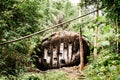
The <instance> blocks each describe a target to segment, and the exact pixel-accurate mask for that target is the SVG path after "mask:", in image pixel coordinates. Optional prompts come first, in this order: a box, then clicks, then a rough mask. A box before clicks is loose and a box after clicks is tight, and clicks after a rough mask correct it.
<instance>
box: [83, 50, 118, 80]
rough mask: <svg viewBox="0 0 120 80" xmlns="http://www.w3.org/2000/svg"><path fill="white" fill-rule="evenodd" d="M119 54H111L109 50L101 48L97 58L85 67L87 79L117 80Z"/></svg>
mask: <svg viewBox="0 0 120 80" xmlns="http://www.w3.org/2000/svg"><path fill="white" fill-rule="evenodd" d="M119 56H120V55H119V54H113V53H111V52H110V51H109V50H106V49H105V50H102V51H101V52H100V54H99V55H98V58H97V59H95V60H93V62H92V63H91V64H90V65H89V66H88V68H87V69H85V70H84V71H85V73H86V76H87V79H88V80H89V79H90V80H119V76H120V74H119V73H120V66H119V65H120V61H119V60H120V57H119Z"/></svg>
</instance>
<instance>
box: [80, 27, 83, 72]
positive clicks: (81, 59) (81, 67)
mask: <svg viewBox="0 0 120 80" xmlns="http://www.w3.org/2000/svg"><path fill="white" fill-rule="evenodd" d="M79 41H80V71H82V69H83V67H84V50H83V41H82V29H81V26H80V34H79Z"/></svg>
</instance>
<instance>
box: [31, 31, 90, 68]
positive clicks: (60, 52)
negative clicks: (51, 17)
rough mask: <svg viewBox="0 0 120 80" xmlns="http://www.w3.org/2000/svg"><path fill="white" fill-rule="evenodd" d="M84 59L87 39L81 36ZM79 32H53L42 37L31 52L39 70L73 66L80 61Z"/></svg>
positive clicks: (86, 51) (87, 48) (87, 49)
mask: <svg viewBox="0 0 120 80" xmlns="http://www.w3.org/2000/svg"><path fill="white" fill-rule="evenodd" d="M83 48H84V61H85V64H86V63H87V61H88V60H87V56H89V55H90V49H89V45H88V42H87V40H85V38H84V37H83ZM79 49H80V48H79V34H77V33H75V32H70V31H60V32H56V33H53V34H52V35H50V36H49V37H47V38H45V39H43V41H42V42H41V44H39V45H37V46H36V47H35V49H34V51H33V53H32V57H33V58H34V59H35V61H34V63H35V65H36V67H37V68H39V69H40V70H47V69H54V68H60V67H67V66H74V65H78V64H79V63H80V54H79V51H80V50H79Z"/></svg>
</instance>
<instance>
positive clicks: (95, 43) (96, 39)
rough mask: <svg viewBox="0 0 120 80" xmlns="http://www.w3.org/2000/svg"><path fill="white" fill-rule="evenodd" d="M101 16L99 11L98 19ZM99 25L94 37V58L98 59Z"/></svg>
mask: <svg viewBox="0 0 120 80" xmlns="http://www.w3.org/2000/svg"><path fill="white" fill-rule="evenodd" d="M98 16H99V11H97V17H98ZM97 42H98V25H97V26H96V29H95V37H94V51H93V54H94V58H95V57H97V52H98V50H97V48H98V44H97Z"/></svg>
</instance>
